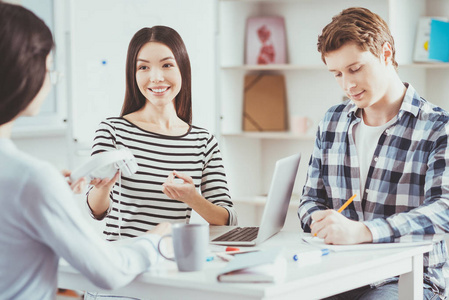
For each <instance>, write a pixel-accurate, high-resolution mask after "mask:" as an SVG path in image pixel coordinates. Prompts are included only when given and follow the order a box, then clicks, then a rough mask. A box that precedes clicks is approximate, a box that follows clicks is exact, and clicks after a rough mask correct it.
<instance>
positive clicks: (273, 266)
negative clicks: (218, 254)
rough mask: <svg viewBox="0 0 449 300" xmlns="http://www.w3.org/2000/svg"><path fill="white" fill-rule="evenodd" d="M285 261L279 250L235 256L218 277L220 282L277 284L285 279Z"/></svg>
mask: <svg viewBox="0 0 449 300" xmlns="http://www.w3.org/2000/svg"><path fill="white" fill-rule="evenodd" d="M286 270H287V261H286V259H285V257H284V256H283V255H282V250H281V249H278V248H276V249H267V250H261V251H256V252H250V253H244V254H238V255H235V258H234V259H233V260H231V261H230V262H228V264H227V265H226V266H225V267H224V269H222V270H221V271H220V272H219V273H218V275H217V280H218V281H220V282H246V283H248V282H260V283H264V282H265V283H277V282H282V281H284V279H285V275H286Z"/></svg>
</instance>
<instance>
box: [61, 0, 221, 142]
mask: <svg viewBox="0 0 449 300" xmlns="http://www.w3.org/2000/svg"><path fill="white" fill-rule="evenodd" d="M70 19H71V22H70V34H71V91H72V93H71V101H70V102H71V103H70V105H69V108H70V109H69V114H70V116H71V118H72V122H73V123H72V130H73V132H72V133H73V138H74V139H75V140H76V141H77V142H79V143H82V144H86V146H90V145H91V144H92V141H93V138H94V134H95V130H96V129H97V127H98V124H99V123H100V122H101V120H103V119H104V118H106V117H112V116H119V114H120V110H121V107H122V104H123V99H124V95H125V63H126V52H127V48H128V44H129V42H130V40H131V38H132V36H133V35H134V34H135V33H136V32H137V31H138V30H139V29H141V28H143V27H151V26H154V25H165V26H170V27H172V28H174V29H175V30H176V31H178V33H179V34H180V35H181V37H182V38H183V40H184V43H185V44H186V47H187V51H188V53H189V57H190V62H191V66H192V102H193V124H194V125H197V126H201V127H206V128H207V129H209V130H211V131H212V132H214V131H215V130H216V128H215V124H216V106H217V105H216V102H217V101H216V87H215V82H216V80H215V76H216V75H215V74H216V67H215V66H216V53H215V38H216V28H217V26H216V3H215V1H211V0H189V1H184V0H164V1H155V0H132V1H130V0H95V1H91V0H72V1H71V2H70Z"/></svg>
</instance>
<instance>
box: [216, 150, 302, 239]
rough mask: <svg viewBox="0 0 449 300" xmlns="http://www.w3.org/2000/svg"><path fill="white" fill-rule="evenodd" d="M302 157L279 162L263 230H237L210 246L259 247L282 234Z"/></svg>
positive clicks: (263, 220) (283, 159) (268, 200)
mask: <svg viewBox="0 0 449 300" xmlns="http://www.w3.org/2000/svg"><path fill="white" fill-rule="evenodd" d="M300 158H301V154H300V153H298V154H295V155H292V156H289V157H285V158H282V159H280V160H278V161H277V162H276V166H275V168H274V174H273V178H272V179H271V185H270V189H269V191H268V197H267V203H266V204H265V208H264V211H263V215H262V220H261V224H260V227H237V228H234V229H231V230H229V231H227V232H225V233H224V234H222V235H220V236H219V237H217V238H214V239H213V240H211V241H210V243H211V244H216V245H229V246H255V245H258V244H260V243H261V242H263V241H265V240H267V239H268V238H270V237H272V236H273V235H275V234H276V233H278V232H279V231H280V230H281V229H282V227H284V223H285V217H286V216H287V210H288V206H289V204H290V199H291V196H292V191H293V186H294V184H295V179H296V174H297V172H298V167H299V161H300Z"/></svg>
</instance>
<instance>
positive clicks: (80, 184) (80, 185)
mask: <svg viewBox="0 0 449 300" xmlns="http://www.w3.org/2000/svg"><path fill="white" fill-rule="evenodd" d="M61 173H62V175H63V176H64V177H65V178H66V179H67V183H68V184H69V185H70V188H71V189H72V191H73V192H74V193H75V194H81V193H82V192H83V190H84V188H85V187H86V184H87V182H86V178H84V177H81V178H79V179H78V180H77V181H75V182H72V181H71V180H70V174H72V172H71V171H69V170H62V171H61Z"/></svg>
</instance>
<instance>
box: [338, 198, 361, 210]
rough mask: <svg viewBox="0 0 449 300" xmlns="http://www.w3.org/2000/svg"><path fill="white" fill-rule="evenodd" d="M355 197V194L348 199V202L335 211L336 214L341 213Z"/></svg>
mask: <svg viewBox="0 0 449 300" xmlns="http://www.w3.org/2000/svg"><path fill="white" fill-rule="evenodd" d="M356 196H357V194H354V195H352V197H351V198H349V199H348V201H346V202H345V204H343V206H342V207H340V208H339V209H338V210H337V212H339V213H341V212H342V211H343V210H344V209H345V208H346V207H348V205H349V204H351V202H352V200H354V198H355V197H356Z"/></svg>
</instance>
